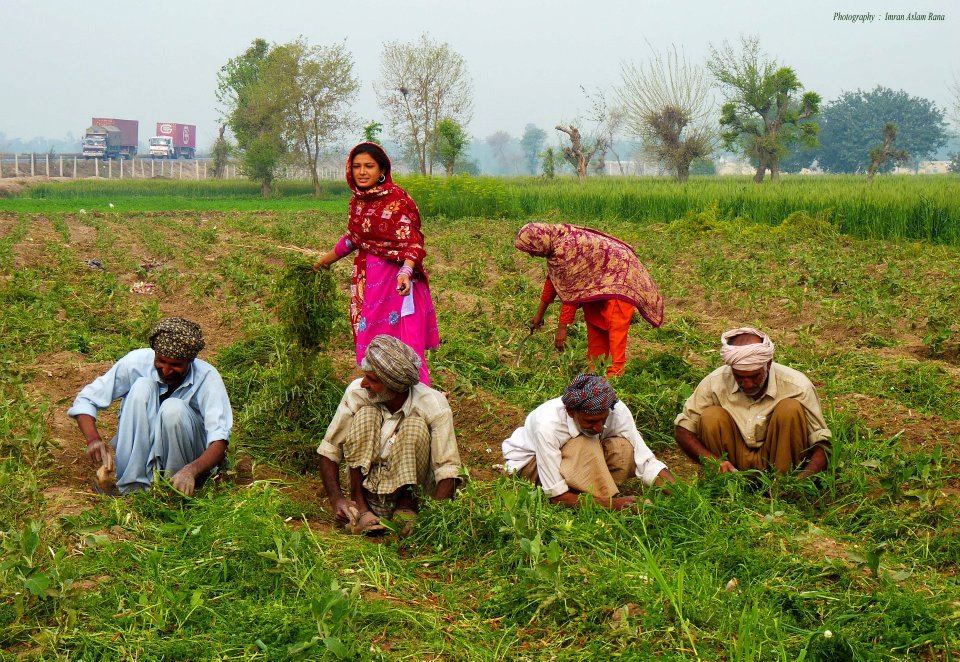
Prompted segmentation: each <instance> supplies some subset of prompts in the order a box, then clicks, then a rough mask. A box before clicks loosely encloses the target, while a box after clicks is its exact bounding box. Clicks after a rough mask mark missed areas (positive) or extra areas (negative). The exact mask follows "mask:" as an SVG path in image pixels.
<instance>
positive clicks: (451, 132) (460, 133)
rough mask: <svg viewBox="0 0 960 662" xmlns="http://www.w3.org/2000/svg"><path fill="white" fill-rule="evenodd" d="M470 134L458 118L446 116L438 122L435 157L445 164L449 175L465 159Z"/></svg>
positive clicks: (444, 166) (441, 163)
mask: <svg viewBox="0 0 960 662" xmlns="http://www.w3.org/2000/svg"><path fill="white" fill-rule="evenodd" d="M468 144H470V136H469V135H467V132H466V131H464V129H463V127H462V126H460V125H459V124H458V123H457V121H456V120H454V119H451V118H449V117H444V118H443V119H442V120H440V121H439V122H437V140H436V143H435V150H436V154H435V158H436V160H437V161H438V162H439V163H440V165H442V166H443V168H444V170H445V171H446V173H447V176H448V177H449V176H450V175H452V174H453V173H454V172H455V170H456V168H457V165H458V164H459V163H460V162H461V161H462V160H463V156H464V154H465V152H466V149H467V145H468Z"/></svg>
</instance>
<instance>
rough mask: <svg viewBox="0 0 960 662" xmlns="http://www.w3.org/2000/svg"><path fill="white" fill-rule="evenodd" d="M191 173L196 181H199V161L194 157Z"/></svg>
mask: <svg viewBox="0 0 960 662" xmlns="http://www.w3.org/2000/svg"><path fill="white" fill-rule="evenodd" d="M193 174H194V178H195V179H196V180H197V181H200V162H199V161H197V160H196V159H194V160H193Z"/></svg>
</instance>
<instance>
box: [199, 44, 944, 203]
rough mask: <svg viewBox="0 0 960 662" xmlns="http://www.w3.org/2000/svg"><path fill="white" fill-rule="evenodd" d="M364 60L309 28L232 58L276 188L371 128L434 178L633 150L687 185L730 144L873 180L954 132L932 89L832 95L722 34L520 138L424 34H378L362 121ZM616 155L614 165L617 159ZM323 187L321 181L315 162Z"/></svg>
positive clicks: (760, 173)
mask: <svg viewBox="0 0 960 662" xmlns="http://www.w3.org/2000/svg"><path fill="white" fill-rule="evenodd" d="M353 68H354V63H353V59H352V56H351V55H350V53H349V52H348V51H347V50H346V49H345V47H344V46H343V44H336V45H333V46H312V45H310V44H309V43H308V42H307V41H306V40H305V39H304V38H302V37H301V38H298V39H296V40H294V41H292V42H290V43H286V44H269V43H267V42H266V41H264V40H262V39H257V40H255V41H254V42H253V43H252V44H251V46H250V47H249V48H248V49H247V50H246V51H245V52H243V53H242V54H240V55H238V56H236V57H234V58H232V59H230V60H229V61H228V62H227V63H226V64H225V65H224V66H223V67H222V68H221V70H220V72H219V75H218V90H217V97H218V100H219V101H220V103H221V108H222V112H223V117H224V121H225V124H226V126H228V127H229V128H230V130H231V132H232V134H233V139H234V141H235V143H234V144H233V145H232V146H230V147H229V149H231V150H232V151H233V152H234V153H235V154H236V155H238V156H239V157H240V158H241V160H242V162H243V166H244V171H245V172H246V173H247V174H248V175H249V176H250V177H252V178H253V179H255V180H257V181H259V182H261V184H262V189H263V192H264V193H265V194H269V193H270V191H271V190H272V187H273V181H274V178H275V177H276V176H277V173H278V170H279V169H281V168H282V167H283V165H284V163H285V162H286V161H287V160H288V159H296V160H298V161H300V162H306V163H307V164H308V166H310V170H311V171H313V172H314V173H316V166H317V163H318V159H320V158H321V156H322V155H323V154H324V153H325V152H327V151H329V150H330V149H332V148H333V147H335V146H337V145H339V142H340V141H341V140H343V139H344V138H345V137H347V136H348V135H360V131H361V128H362V134H363V135H364V136H365V137H366V138H367V139H368V140H375V141H380V140H381V134H382V132H384V130H386V132H387V133H388V134H389V136H390V138H391V139H392V140H393V141H394V143H393V144H394V145H395V146H398V147H399V154H398V160H399V162H401V163H405V164H406V165H407V166H408V167H409V168H411V169H412V170H414V171H416V172H419V173H420V174H423V175H433V174H439V173H440V172H441V171H442V172H443V173H444V174H446V175H447V176H451V175H456V174H461V173H464V174H478V173H479V172H480V171H481V170H482V171H484V172H488V173H493V174H500V175H507V176H510V175H537V174H540V175H542V176H545V177H552V176H555V175H556V174H557V173H558V172H561V171H563V170H568V171H570V172H573V173H575V174H576V175H577V176H578V178H579V179H580V180H581V181H582V180H584V179H585V178H587V177H588V176H590V175H595V174H598V173H605V172H607V171H608V170H610V171H613V172H617V171H619V172H622V173H624V174H626V169H625V168H624V165H623V163H624V160H633V159H643V160H645V161H647V162H653V163H656V164H658V167H659V168H660V169H661V171H662V172H664V173H670V174H672V175H673V177H674V178H675V179H676V180H677V181H679V182H684V181H686V180H687V179H688V178H689V177H690V175H691V174H697V173H704V172H706V173H710V172H713V166H712V159H713V158H714V157H715V155H716V154H717V152H718V150H719V149H720V148H721V147H722V148H724V149H726V150H728V151H730V152H734V153H740V154H742V155H744V156H745V157H747V158H748V159H749V160H750V162H751V163H752V164H753V167H754V168H755V170H754V181H756V182H757V183H762V182H763V181H765V180H766V179H767V176H768V175H769V178H770V179H771V180H776V179H777V178H778V177H779V176H780V173H781V172H795V171H798V170H800V169H803V168H813V167H819V168H820V169H821V170H823V171H826V172H837V173H841V172H843V173H857V172H860V173H864V174H869V176H870V177H871V178H872V177H873V175H874V174H876V173H878V172H885V171H888V170H890V169H891V168H892V167H894V166H895V165H896V164H897V163H904V162H907V161H912V162H914V163H916V162H918V161H919V160H920V159H923V158H927V157H928V156H929V155H931V154H933V153H935V152H936V151H937V150H938V149H940V148H941V147H943V146H944V145H945V144H946V143H947V139H948V131H947V123H946V118H945V111H944V110H942V109H940V108H938V107H937V106H936V105H935V104H934V103H932V102H930V101H929V100H926V99H922V98H919V97H914V96H910V95H909V94H908V93H907V92H904V91H902V90H901V91H894V90H891V89H889V88H885V87H882V86H878V87H876V88H874V89H873V90H871V91H863V90H856V91H852V92H843V93H842V94H841V95H840V96H839V97H838V98H837V99H833V100H830V101H827V102H824V101H823V100H822V99H821V96H820V95H819V94H818V93H817V92H815V91H813V90H809V89H806V88H805V87H804V85H803V83H802V82H801V80H800V78H799V76H798V75H797V73H796V72H795V71H794V69H792V68H791V67H789V66H785V65H783V64H781V63H779V62H777V61H776V60H775V59H774V58H772V57H771V56H769V55H768V54H767V53H765V52H764V51H763V49H762V48H761V46H760V42H759V39H758V38H757V37H753V36H744V37H741V38H740V40H739V42H738V43H736V44H731V43H728V42H724V43H723V44H720V45H712V44H711V45H710V56H709V58H708V59H707V60H706V62H704V63H702V64H700V63H697V62H694V61H692V60H690V59H689V58H688V57H687V56H686V55H685V54H684V53H683V52H682V51H681V50H679V49H677V48H676V47H673V48H671V49H669V50H667V51H665V52H663V53H657V52H655V51H654V50H653V49H652V48H651V50H650V55H649V57H648V58H646V59H645V60H644V61H642V62H640V63H639V64H634V63H624V64H623V65H622V67H621V82H620V84H619V85H617V86H616V87H615V89H614V90H613V94H612V96H611V97H610V98H611V99H613V102H608V95H607V94H605V93H604V92H603V91H601V90H597V91H594V92H588V91H587V90H586V89H585V88H583V87H581V90H582V91H583V94H584V98H585V101H586V104H585V105H586V106H587V107H588V109H587V110H586V111H585V112H583V113H581V114H579V115H577V116H575V117H573V118H563V116H562V109H558V122H557V123H556V126H555V127H553V128H554V129H555V131H556V133H555V134H550V133H548V132H547V131H545V130H544V129H542V128H540V127H537V126H535V125H533V124H528V125H527V126H526V127H525V129H524V131H523V134H522V135H521V136H520V137H518V138H516V137H513V136H511V135H510V134H509V133H507V132H506V131H496V132H494V133H493V134H491V135H489V136H487V137H486V138H485V139H482V140H481V139H478V138H477V137H474V136H471V135H470V133H469V132H468V126H469V123H470V121H471V119H472V113H473V89H472V82H471V79H470V75H469V72H468V69H467V63H466V62H465V60H464V59H463V57H462V56H461V55H460V54H459V53H457V52H456V51H454V50H453V49H452V48H451V47H450V45H449V44H446V43H442V42H438V41H435V40H433V39H431V38H430V37H429V36H428V35H426V34H424V35H422V36H421V37H420V38H419V39H417V40H415V41H412V42H399V41H393V42H388V43H386V44H384V46H383V49H382V53H381V72H380V78H379V79H378V80H377V81H376V82H375V84H374V89H375V92H376V95H377V100H378V102H379V104H380V107H381V109H382V111H383V113H384V117H383V123H381V122H379V121H377V120H370V121H369V122H368V123H367V124H366V126H365V127H361V124H362V122H360V120H359V119H358V118H356V117H354V116H353V115H352V114H351V111H350V108H351V106H352V102H353V100H354V99H355V96H356V93H357V90H358V89H359V85H360V83H359V81H358V80H357V79H356V77H355V76H354V73H353ZM952 93H953V95H954V97H955V98H956V100H955V102H954V105H953V107H952V110H951V112H952V113H953V114H954V117H953V120H954V121H955V122H957V123H958V124H960V81H957V80H955V81H954V82H953V89H952ZM715 94H718V95H719V97H720V99H721V100H720V103H719V104H716V103H715V101H714V95H715ZM718 106H719V107H718ZM551 135H552V136H553V140H552V141H551V139H550V136H551ZM624 139H628V141H630V142H625V141H624ZM227 149H228V146H227V144H226V139H225V138H222V139H221V140H219V141H218V144H217V150H216V151H217V153H218V154H220V155H221V157H222V155H223V154H224V153H225V151H226V150H227ZM626 157H630V158H626ZM956 160H957V161H958V163H960V156H958V157H957V158H956ZM611 161H612V162H613V163H615V164H619V168H618V167H617V166H616V165H614V166H613V167H609V168H608V163H610V162H611ZM314 184H315V187H316V190H317V191H319V189H320V183H319V180H318V179H317V177H316V174H314Z"/></svg>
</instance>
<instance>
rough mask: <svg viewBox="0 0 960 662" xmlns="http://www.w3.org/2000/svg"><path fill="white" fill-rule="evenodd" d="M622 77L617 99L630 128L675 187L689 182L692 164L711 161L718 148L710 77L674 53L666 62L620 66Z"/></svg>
mask: <svg viewBox="0 0 960 662" xmlns="http://www.w3.org/2000/svg"><path fill="white" fill-rule="evenodd" d="M621 75H622V78H623V83H622V85H621V87H619V88H617V98H618V99H619V101H620V105H621V107H622V108H623V113H624V120H625V123H626V125H627V128H629V129H630V130H631V132H633V133H634V134H635V135H636V136H638V137H639V138H640V139H641V140H642V141H643V146H644V151H646V153H647V154H649V155H651V156H652V157H653V158H654V159H656V160H657V161H659V162H660V163H662V164H663V165H664V166H665V167H666V168H668V169H669V170H671V171H673V173H674V176H675V177H676V179H677V181H679V182H685V181H687V178H688V177H689V175H690V164H691V163H693V162H694V161H695V160H697V159H704V158H706V157H708V156H709V155H710V154H711V153H712V152H713V150H714V148H715V146H716V132H715V131H714V130H713V128H712V126H711V124H710V122H711V118H710V114H711V111H712V110H713V102H712V100H711V97H710V90H711V88H712V85H711V82H710V79H709V77H708V73H707V71H706V70H705V69H704V68H703V67H701V66H699V65H697V64H694V63H692V62H690V61H689V60H687V59H686V57H685V56H684V55H683V54H682V53H678V52H677V49H676V48H673V49H671V50H669V51H667V53H666V55H665V56H664V55H663V54H659V53H653V56H652V57H651V59H650V60H648V61H646V62H645V63H643V64H642V65H641V66H640V67H636V66H634V65H633V64H624V65H622V66H621Z"/></svg>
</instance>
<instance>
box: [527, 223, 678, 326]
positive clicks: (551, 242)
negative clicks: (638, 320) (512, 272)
mask: <svg viewBox="0 0 960 662" xmlns="http://www.w3.org/2000/svg"><path fill="white" fill-rule="evenodd" d="M516 247H517V248H518V249H519V250H521V251H523V252H524V253H529V254H530V255H533V256H535V257H545V258H547V275H548V276H549V278H550V280H551V281H552V282H553V286H554V287H555V288H556V290H557V294H558V295H560V300H561V301H563V303H567V304H572V305H578V304H582V303H587V302H589V301H598V300H603V299H620V300H622V301H626V302H627V303H630V304H632V305H633V306H634V307H635V308H636V309H637V310H638V311H639V312H640V314H641V315H643V318H644V319H645V320H647V321H648V322H650V324H652V325H653V326H655V327H657V326H660V325H661V324H663V297H661V296H660V292H659V291H658V290H657V285H656V283H654V282H653V278H651V277H650V273H649V272H648V271H647V268H646V267H644V266H643V263H641V262H640V258H638V257H637V254H636V253H634V251H633V248H632V247H631V246H630V245H629V244H627V243H626V242H623V241H621V240H619V239H617V238H616V237H611V236H610V235H607V234H604V233H602V232H598V231H597V230H591V229H590V228H583V227H580V226H577V225H569V224H560V225H553V224H550V223H527V224H526V225H524V226H523V227H522V228H520V232H519V233H518V234H517V241H516Z"/></svg>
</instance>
